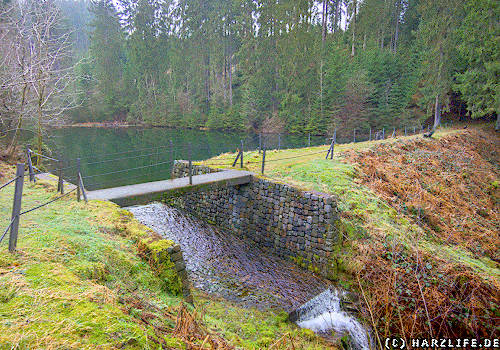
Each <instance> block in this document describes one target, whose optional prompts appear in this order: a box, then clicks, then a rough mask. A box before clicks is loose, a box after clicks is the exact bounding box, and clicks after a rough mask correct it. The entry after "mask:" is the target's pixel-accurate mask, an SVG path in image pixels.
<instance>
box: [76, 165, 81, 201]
mask: <svg viewBox="0 0 500 350" xmlns="http://www.w3.org/2000/svg"><path fill="white" fill-rule="evenodd" d="M76 200H77V201H78V202H79V201H80V158H77V159H76Z"/></svg>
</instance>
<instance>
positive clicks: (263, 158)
mask: <svg viewBox="0 0 500 350" xmlns="http://www.w3.org/2000/svg"><path fill="white" fill-rule="evenodd" d="M265 164H266V144H264V149H263V151H262V175H264V165H265Z"/></svg>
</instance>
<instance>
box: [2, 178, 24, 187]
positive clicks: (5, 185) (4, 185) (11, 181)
mask: <svg viewBox="0 0 500 350" xmlns="http://www.w3.org/2000/svg"><path fill="white" fill-rule="evenodd" d="M19 177H20V176H16V177H15V178H13V179H12V180H10V181H9V182H7V183H5V184H3V185H2V186H0V190H1V189H3V188H4V187H7V186H8V185H10V184H11V183H13V182H14V181H16V180H17V179H18V178H19Z"/></svg>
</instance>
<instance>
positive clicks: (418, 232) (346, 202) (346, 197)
mask: <svg viewBox="0 0 500 350" xmlns="http://www.w3.org/2000/svg"><path fill="white" fill-rule="evenodd" d="M459 132H461V130H457V129H451V128H450V129H439V130H438V132H436V133H435V135H434V137H435V138H436V139H440V138H443V137H445V136H448V135H452V134H455V133H459ZM418 138H422V136H421V135H412V136H408V137H397V138H389V139H386V140H379V141H367V142H359V143H350V144H341V145H336V146H335V156H334V158H333V160H330V159H328V160H326V159H325V156H326V151H327V150H328V147H329V146H328V145H325V146H318V147H307V148H299V149H288V150H280V151H274V150H273V151H268V152H267V153H266V165H265V174H264V175H261V171H260V170H261V163H259V162H261V161H262V155H259V154H258V152H245V154H244V160H245V163H244V170H249V171H253V172H255V173H256V174H257V176H258V177H260V178H264V179H268V180H270V181H273V182H279V183H288V184H291V185H293V186H295V187H297V188H300V189H302V190H307V191H319V192H323V193H329V194H332V195H335V196H336V197H337V198H338V201H337V205H338V207H339V209H340V210H341V211H342V212H343V215H342V217H341V222H340V226H341V227H340V234H341V235H342V236H343V238H344V242H343V243H342V244H347V245H349V243H350V242H351V241H352V240H353V239H356V240H358V241H359V242H361V243H363V241H364V240H366V239H377V240H378V241H379V242H389V243H387V244H390V242H391V241H394V240H397V241H398V242H399V243H402V244H403V245H404V246H405V247H407V248H409V249H411V248H415V247H417V246H418V248H420V249H423V250H424V251H426V252H428V253H429V254H431V255H432V254H439V255H440V257H441V258H443V259H444V260H448V261H452V262H455V263H459V264H463V265H465V266H467V267H468V268H470V269H471V270H473V271H475V272H476V273H478V274H479V275H480V276H481V277H482V278H483V279H485V280H490V281H491V280H496V281H498V279H499V278H500V270H499V269H498V264H495V263H494V262H493V261H491V260H488V259H480V258H477V257H474V256H472V255H471V254H470V253H469V252H466V251H465V250H463V249H460V248H459V247H455V246H453V247H450V246H445V245H441V244H438V243H435V242H433V241H432V240H431V239H430V238H429V237H427V236H426V233H425V232H424V230H423V229H422V228H421V227H419V226H418V225H417V224H416V223H415V222H414V221H413V220H412V219H411V218H409V217H406V216H405V215H402V214H401V213H398V212H397V211H396V210H394V209H393V208H392V207H391V206H390V205H389V204H388V203H386V202H385V201H384V200H382V199H381V198H380V197H379V196H378V195H377V194H376V193H374V192H373V191H372V190H371V189H370V188H368V187H366V186H364V185H362V184H361V181H360V180H359V177H360V172H359V170H358V169H357V167H356V166H355V165H353V164H349V163H348V162H346V161H344V160H343V153H344V152H345V151H351V150H367V149H371V148H374V147H376V146H378V145H381V144H392V143H395V142H400V141H409V140H415V139H418ZM321 151H324V153H319V154H318V152H321ZM296 156H300V157H297V158H291V157H296ZM231 157H236V154H231V153H226V154H222V155H219V156H217V157H214V158H211V159H209V160H206V161H203V162H199V164H204V165H208V166H210V165H211V164H217V165H216V166H214V167H219V168H231V164H232V162H230V161H227V160H225V159H230V158H231ZM283 158H291V159H283ZM280 159H282V160H280ZM221 163H222V164H227V163H231V164H229V165H222V166H221V165H219V164H221ZM235 169H239V165H237V166H236V167H235ZM367 232H369V233H370V234H367ZM339 249H340V248H339ZM339 253H340V257H338V259H340V260H342V261H344V260H345V259H348V258H354V257H349V254H350V251H349V246H347V247H346V246H344V247H342V249H341V250H339ZM348 265H350V266H347V267H345V268H346V269H347V270H348V271H347V272H353V271H354V270H355V269H358V268H359V266H357V265H356V264H355V263H353V262H352V261H351V263H350V264H348ZM333 266H338V262H334V263H333ZM343 268H344V267H343ZM337 272H339V271H332V277H335V278H336V277H337V276H336V274H337Z"/></svg>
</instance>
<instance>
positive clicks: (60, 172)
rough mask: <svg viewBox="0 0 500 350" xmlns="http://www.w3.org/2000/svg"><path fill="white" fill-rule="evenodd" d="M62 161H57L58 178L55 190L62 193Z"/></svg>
mask: <svg viewBox="0 0 500 350" xmlns="http://www.w3.org/2000/svg"><path fill="white" fill-rule="evenodd" d="M62 168H63V162H62V160H60V161H59V179H58V181H57V192H61V194H64V180H63V170H62Z"/></svg>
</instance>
